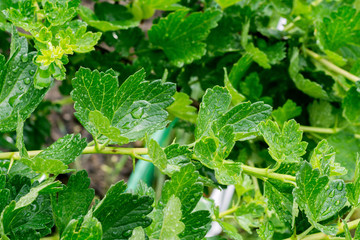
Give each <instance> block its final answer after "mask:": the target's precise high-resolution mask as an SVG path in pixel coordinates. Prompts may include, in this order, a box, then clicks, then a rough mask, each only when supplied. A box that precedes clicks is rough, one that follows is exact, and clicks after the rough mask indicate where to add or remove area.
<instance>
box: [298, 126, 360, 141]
mask: <svg viewBox="0 0 360 240" xmlns="http://www.w3.org/2000/svg"><path fill="white" fill-rule="evenodd" d="M300 130H302V131H304V132H314V133H324V134H335V133H338V132H340V131H341V130H342V128H321V127H310V126H300ZM354 137H355V138H360V134H354Z"/></svg>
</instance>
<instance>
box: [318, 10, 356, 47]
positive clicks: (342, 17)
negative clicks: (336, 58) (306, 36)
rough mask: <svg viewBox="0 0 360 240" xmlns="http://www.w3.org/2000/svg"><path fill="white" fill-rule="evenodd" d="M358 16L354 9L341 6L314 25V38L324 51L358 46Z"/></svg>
mask: <svg viewBox="0 0 360 240" xmlns="http://www.w3.org/2000/svg"><path fill="white" fill-rule="evenodd" d="M359 24H360V15H359V14H358V13H357V11H356V9H355V8H352V7H350V6H342V7H340V8H339V9H338V10H337V12H332V13H331V14H330V16H327V17H325V18H324V19H323V20H322V21H319V22H318V23H317V24H316V30H317V31H316V34H315V36H316V37H317V39H318V40H319V43H320V46H321V47H322V48H324V49H329V50H331V51H336V50H338V49H339V48H350V49H352V46H353V45H359V44H358V40H357V39H358V38H359V37H360V31H359Z"/></svg>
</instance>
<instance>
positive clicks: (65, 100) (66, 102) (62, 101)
mask: <svg viewBox="0 0 360 240" xmlns="http://www.w3.org/2000/svg"><path fill="white" fill-rule="evenodd" d="M52 103H53V104H58V105H61V106H64V105H70V104H73V103H74V100H73V99H72V98H71V97H70V96H67V97H64V98H62V99H59V100H55V101H53V102H52Z"/></svg>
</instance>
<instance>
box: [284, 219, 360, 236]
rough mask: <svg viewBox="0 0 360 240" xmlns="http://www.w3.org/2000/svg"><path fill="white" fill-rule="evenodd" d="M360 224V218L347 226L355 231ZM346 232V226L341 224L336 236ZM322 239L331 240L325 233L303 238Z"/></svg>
mask: <svg viewBox="0 0 360 240" xmlns="http://www.w3.org/2000/svg"><path fill="white" fill-rule="evenodd" d="M359 223H360V218H359V219H356V220H354V221H351V222H348V223H347V225H348V227H349V230H353V229H355V228H356V227H357V226H358V225H359ZM343 232H344V224H341V225H340V226H339V230H338V232H337V233H336V234H340V233H343ZM291 239H292V238H287V239H285V240H291ZM320 239H329V236H328V235H326V234H325V233H322V232H320V233H314V234H310V235H307V236H306V237H304V238H302V240H320Z"/></svg>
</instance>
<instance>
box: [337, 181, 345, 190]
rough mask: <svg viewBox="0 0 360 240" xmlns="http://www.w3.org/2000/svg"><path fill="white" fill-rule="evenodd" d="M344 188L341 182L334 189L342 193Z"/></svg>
mask: <svg viewBox="0 0 360 240" xmlns="http://www.w3.org/2000/svg"><path fill="white" fill-rule="evenodd" d="M343 188H344V184H343V183H342V182H339V183H338V185H337V186H336V189H337V190H339V191H342V190H343Z"/></svg>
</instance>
